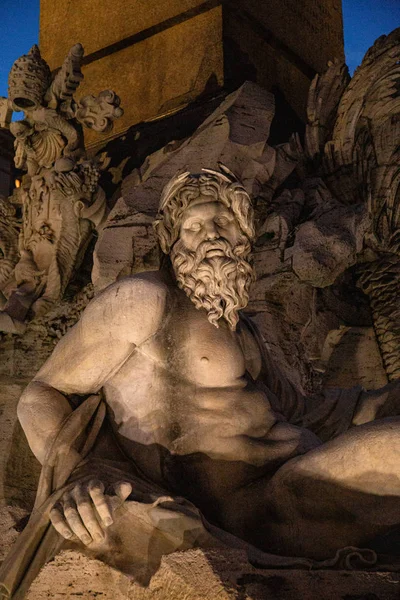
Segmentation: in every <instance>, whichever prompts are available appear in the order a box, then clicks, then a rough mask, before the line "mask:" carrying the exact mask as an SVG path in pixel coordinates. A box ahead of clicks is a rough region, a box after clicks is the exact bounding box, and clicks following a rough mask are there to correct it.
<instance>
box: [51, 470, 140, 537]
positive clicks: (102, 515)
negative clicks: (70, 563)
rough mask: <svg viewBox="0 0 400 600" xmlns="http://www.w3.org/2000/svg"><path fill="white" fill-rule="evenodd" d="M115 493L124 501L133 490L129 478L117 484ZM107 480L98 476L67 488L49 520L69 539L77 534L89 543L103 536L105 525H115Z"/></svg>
mask: <svg viewBox="0 0 400 600" xmlns="http://www.w3.org/2000/svg"><path fill="white" fill-rule="evenodd" d="M113 487H114V494H116V496H117V497H118V498H119V500H120V502H121V503H122V502H124V501H125V500H126V499H127V498H128V496H129V494H130V493H131V491H132V486H131V485H130V483H127V482H119V483H117V484H115V485H114V486H113ZM107 496H108V495H106V494H105V493H104V484H103V483H102V482H101V481H98V480H92V481H89V482H88V483H87V482H86V483H84V484H80V485H76V486H75V487H74V488H73V489H72V490H70V491H68V492H66V493H65V494H64V495H63V496H62V498H61V501H60V503H59V504H57V505H56V506H54V508H53V509H52V510H51V512H50V520H51V523H52V524H53V527H54V528H55V529H56V531H57V532H58V533H59V534H60V535H62V536H63V537H64V538H66V539H71V538H72V537H74V536H76V537H77V538H78V539H79V540H80V541H81V542H82V543H83V544H85V545H86V546H88V545H89V544H91V543H92V542H93V541H94V542H97V543H100V542H102V541H103V540H104V537H105V534H104V529H106V528H107V527H109V526H110V525H112V523H113V516H112V512H111V508H110V502H109V497H107Z"/></svg>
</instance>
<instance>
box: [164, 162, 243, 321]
mask: <svg viewBox="0 0 400 600" xmlns="http://www.w3.org/2000/svg"><path fill="white" fill-rule="evenodd" d="M223 169H224V171H223V172H218V171H213V170H211V169H203V172H202V173H199V174H191V173H182V174H180V175H176V176H175V177H174V178H173V179H172V180H171V181H170V182H169V183H168V184H167V185H166V187H165V188H164V190H163V193H162V196H161V201H160V208H159V213H158V215H157V219H156V221H155V223H154V229H155V232H156V235H157V238H158V241H159V244H160V246H161V249H162V251H163V252H164V253H165V254H169V255H170V257H171V262H172V266H173V269H174V272H175V276H176V279H177V282H178V285H179V287H180V288H182V289H183V290H184V291H185V293H186V294H187V295H188V296H189V298H190V299H191V300H192V302H193V303H194V304H195V306H196V308H204V309H205V310H206V311H207V314H208V319H209V321H210V322H211V323H213V324H214V325H215V326H216V327H218V321H219V319H220V318H222V317H223V318H224V319H225V320H226V321H227V322H228V324H229V325H230V327H231V328H232V329H235V327H236V324H237V321H238V318H239V317H238V311H239V310H240V309H242V308H244V307H245V306H246V305H247V303H248V299H249V288H250V284H251V282H252V280H253V278H254V273H253V268H252V266H251V263H250V254H251V243H252V241H253V240H254V222H253V209H252V205H251V200H250V197H249V195H248V193H247V192H246V190H245V189H244V188H243V186H242V185H241V184H240V183H239V182H238V181H237V179H236V178H235V177H234V175H233V174H232V173H230V171H228V170H227V169H226V168H223Z"/></svg>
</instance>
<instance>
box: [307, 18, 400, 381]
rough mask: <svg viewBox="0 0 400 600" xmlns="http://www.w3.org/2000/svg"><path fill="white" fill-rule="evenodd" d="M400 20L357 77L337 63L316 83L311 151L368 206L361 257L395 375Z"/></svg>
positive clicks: (351, 201) (338, 187)
mask: <svg viewBox="0 0 400 600" xmlns="http://www.w3.org/2000/svg"><path fill="white" fill-rule="evenodd" d="M399 61H400V28H399V29H396V30H394V31H393V32H392V33H391V34H390V35H388V36H382V37H380V38H379V39H378V40H377V41H376V42H375V44H374V45H373V46H372V47H371V48H370V49H369V51H368V52H367V54H366V55H365V57H364V60H363V62H362V64H361V66H360V67H359V68H358V69H357V70H356V71H355V73H354V76H353V78H352V79H350V77H349V74H348V70H347V67H346V66H345V65H343V64H341V63H339V62H338V61H335V62H332V63H330V64H329V68H328V70H327V72H326V73H325V74H324V75H321V76H317V77H316V78H315V79H314V81H313V83H312V85H311V88H310V93H309V100H308V125H307V133H306V148H305V149H306V153H307V156H308V159H309V160H310V163H311V168H312V169H313V170H314V173H315V170H316V171H317V173H319V174H320V175H321V177H322V178H323V180H324V181H325V183H326V184H327V186H328V188H329V189H330V191H331V193H332V195H333V196H334V197H336V198H337V199H338V200H340V202H341V203H342V204H343V205H345V206H354V205H360V206H362V205H363V206H364V207H366V209H367V210H368V213H369V216H370V227H369V229H368V231H367V233H366V235H365V236H364V248H363V250H362V252H361V253H360V255H359V257H358V261H359V263H360V277H359V286H360V287H361V288H362V289H363V291H364V292H365V293H366V294H367V295H368V296H369V300H370V305H371V309H372V315H373V321H374V327H375V331H376V334H377V339H378V342H379V346H380V350H381V354H382V358H383V361H384V365H385V368H386V371H387V375H388V377H389V379H390V380H395V379H397V378H399V377H400V350H399V348H400V307H399V303H398V296H399V292H400V195H399V190H400V146H399V143H400V92H399V88H400V63H399Z"/></svg>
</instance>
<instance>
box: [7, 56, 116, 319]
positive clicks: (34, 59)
mask: <svg viewBox="0 0 400 600" xmlns="http://www.w3.org/2000/svg"><path fill="white" fill-rule="evenodd" d="M82 57H83V48H82V46H81V45H80V44H76V45H75V46H73V47H72V48H71V50H70V52H69V53H68V55H67V57H66V59H65V61H64V64H63V65H62V67H61V69H60V70H59V71H58V72H57V73H56V74H55V76H54V77H52V76H51V73H50V69H49V67H48V65H47V63H46V62H45V61H44V60H43V59H42V57H41V56H40V52H39V49H38V47H37V46H33V48H32V49H31V50H30V52H29V53H28V54H27V55H25V56H22V57H21V58H19V59H18V60H17V61H16V62H15V63H14V65H13V67H12V69H11V71H10V75H9V103H10V104H11V106H12V109H13V110H17V111H21V110H22V111H24V119H23V120H21V121H16V122H13V123H11V124H10V130H11V132H12V133H13V135H14V136H15V143H14V145H15V165H16V166H17V168H19V169H23V170H25V171H26V172H27V175H26V176H25V177H24V180H23V185H22V190H21V192H20V194H19V196H20V198H22V207H23V227H22V233H21V236H20V255H21V256H20V260H19V262H18V264H17V265H16V268H15V271H14V275H15V289H14V292H13V293H12V294H11V295H10V298H9V302H8V303H7V305H6V307H5V309H4V310H5V313H6V314H8V315H9V317H11V318H12V319H14V320H15V319H17V320H19V321H21V320H24V319H25V317H26V315H27V313H28V311H29V314H30V315H32V316H38V315H41V314H43V313H45V312H46V310H47V309H48V308H49V307H50V306H51V305H53V304H54V303H55V302H57V301H58V300H59V299H60V298H61V297H62V294H63V292H64V290H65V288H66V286H67V284H68V282H69V280H70V277H71V275H72V273H73V271H74V269H75V268H76V267H77V265H78V263H79V260H80V258H81V257H82V254H83V252H84V250H85V249H86V247H87V244H88V242H89V240H90V236H91V233H92V230H93V228H94V227H95V226H97V225H99V223H100V222H101V220H102V217H103V216H104V213H105V196H104V193H103V191H102V190H101V189H100V188H99V185H98V181H99V168H98V165H97V164H96V162H95V161H94V160H91V159H88V158H87V156H86V153H85V147H84V141H83V134H82V125H86V126H88V127H93V128H94V129H96V131H99V132H106V131H109V130H110V129H111V128H112V126H113V121H114V120H115V119H116V118H118V117H119V116H121V115H122V113H123V111H122V108H120V106H119V103H120V100H119V98H118V96H117V95H116V94H115V93H114V92H112V91H110V90H107V91H103V92H101V93H100V94H99V96H98V97H97V98H94V97H93V96H88V97H86V98H83V99H81V100H80V102H76V101H75V99H74V97H73V94H74V93H75V92H76V90H77V88H78V87H79V84H80V82H81V80H82V78H83V75H82V73H81V69H80V66H81V61H82ZM3 317H4V315H3ZM3 320H4V319H3ZM0 328H1V323H0Z"/></svg>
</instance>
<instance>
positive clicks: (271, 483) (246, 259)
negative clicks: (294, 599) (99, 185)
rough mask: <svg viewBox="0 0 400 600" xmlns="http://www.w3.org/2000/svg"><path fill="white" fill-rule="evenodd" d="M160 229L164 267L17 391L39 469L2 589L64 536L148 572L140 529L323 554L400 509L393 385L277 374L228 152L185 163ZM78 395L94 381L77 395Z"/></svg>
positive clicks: (74, 332) (177, 541) (129, 284)
mask: <svg viewBox="0 0 400 600" xmlns="http://www.w3.org/2000/svg"><path fill="white" fill-rule="evenodd" d="M155 232H156V235H157V238H158V241H159V244H160V246H161V249H162V251H163V253H164V254H165V260H164V262H163V266H162V268H161V269H160V270H159V271H153V272H148V273H144V274H139V275H134V276H131V277H129V278H126V279H123V280H121V281H118V282H116V283H115V284H113V285H112V286H110V287H109V288H107V289H106V290H105V291H104V292H103V293H102V294H100V295H99V296H98V297H97V298H96V299H95V300H94V301H93V302H92V303H91V304H90V305H89V306H88V308H87V309H86V310H85V312H84V314H83V316H82V318H81V320H80V322H79V324H77V325H76V326H75V327H74V328H73V329H71V330H70V331H69V332H68V333H67V335H66V336H65V337H64V338H63V339H62V340H61V342H60V343H59V344H58V346H57V347H56V349H55V351H54V352H53V354H52V356H51V357H50V359H49V360H48V361H47V362H46V363H45V365H44V366H43V367H42V369H41V370H40V371H39V373H38V374H37V376H36V377H35V378H34V380H33V381H32V382H31V383H30V384H29V386H28V387H27V388H26V390H25V392H24V394H23V396H22V397H21V400H20V402H19V406H18V416H19V419H20V422H21V424H22V427H23V429H24V431H25V434H26V436H27V439H28V441H29V444H30V447H31V449H32V451H33V453H34V454H35V456H36V457H37V459H38V460H39V461H40V462H41V463H42V465H43V470H42V476H41V480H40V484H39V491H38V496H37V500H36V505H35V510H34V512H33V513H32V517H31V521H30V523H29V524H28V526H27V528H26V529H25V531H24V532H23V534H22V535H21V536H20V539H19V541H18V542H17V544H16V547H15V548H14V550H12V551H11V553H10V555H9V557H8V558H6V560H5V561H4V564H3V566H2V570H1V572H0V580H1V581H2V583H3V588H2V589H3V593H4V597H10V596H12V595H13V594H16V597H20V598H21V597H22V595H23V592H24V590H25V589H26V587H27V586H28V585H29V582H30V581H31V580H32V577H34V576H35V573H37V571H38V569H39V568H40V566H41V564H43V561H44V560H46V559H48V558H49V556H51V555H53V554H54V552H56V551H57V550H59V549H60V548H61V546H62V544H64V545H65V544H72V545H73V546H75V547H79V548H81V549H82V550H83V551H85V552H89V553H91V555H95V556H99V557H101V558H102V560H105V561H107V562H109V563H110V564H112V565H114V566H116V567H118V568H120V569H121V570H123V571H125V572H130V573H132V574H133V575H136V576H137V572H135V569H136V571H140V569H141V572H142V573H143V565H145V571H146V569H147V571H146V573H147V575H149V573H151V569H152V568H154V564H152V560H153V561H155V562H156V563H157V560H155V558H154V556H151V555H149V554H148V553H147V550H146V551H143V546H141V544H142V542H143V539H149V538H151V536H154V535H155V536H156V537H155V538H151V539H153V540H154V539H157V540H158V541H157V543H156V544H155V543H153V546H152V547H153V548H154V553H155V554H156V555H157V556H159V555H160V554H162V553H167V552H171V551H173V550H176V549H184V548H187V547H190V545H200V546H201V545H203V546H212V545H214V546H217V545H218V544H219V545H221V544H222V545H224V544H233V545H234V544H239V545H240V544H241V543H242V544H244V545H245V546H246V547H247V548H250V547H252V548H258V549H260V556H261V555H262V556H263V557H264V560H265V562H266V563H267V562H268V560H269V561H270V564H274V565H277V564H279V565H281V566H282V565H283V564H285V565H288V564H292V565H303V566H304V565H308V566H311V565H314V566H315V565H318V564H325V565H326V564H327V562H326V561H327V560H328V559H329V558H330V557H332V556H335V553H337V551H338V550H339V549H341V548H343V547H350V551H351V550H354V548H353V547H354V546H365V545H368V543H369V542H370V541H371V540H372V539H373V538H374V537H375V536H377V535H379V534H381V533H385V532H387V531H388V530H389V529H390V528H391V527H393V526H395V525H398V524H399V523H400V509H399V496H400V484H399V478H398V454H399V451H400V442H399V439H400V438H399V418H398V416H397V415H398V413H399V400H400V395H399V392H398V388H397V386H394V385H393V384H391V386H390V387H389V388H387V389H384V390H378V391H376V392H375V393H373V394H369V393H366V392H363V391H362V390H361V389H360V388H359V387H357V388H354V389H350V390H348V391H343V393H342V394H339V395H338V394H336V395H334V396H332V395H326V396H323V395H322V396H321V397H320V398H318V401H317V402H315V398H313V399H311V398H307V397H304V396H303V395H302V394H300V393H299V392H298V391H297V390H296V389H295V388H294V387H293V386H292V385H291V383H290V382H289V381H288V380H287V378H285V377H284V376H283V375H282V373H281V372H280V370H279V367H278V366H277V365H276V364H274V363H273V361H272V359H271V358H270V356H269V354H268V352H267V350H266V349H265V346H264V344H263V341H262V340H261V338H260V335H259V333H258V332H257V329H256V328H255V326H254V325H253V324H252V323H251V321H250V320H249V319H247V318H245V317H244V316H243V315H242V313H241V312H240V311H241V309H243V308H245V306H246V304H247V301H248V294H249V289H250V285H251V282H252V279H253V269H252V265H251V246H252V242H253V240H254V222H253V209H252V204H251V200H250V197H249V195H248V194H247V192H246V191H245V189H244V188H243V187H242V186H241V184H240V183H239V182H238V181H237V180H236V179H235V177H234V176H233V175H232V174H231V173H230V172H229V171H228V170H227V169H226V168H223V169H222V170H221V171H220V172H218V171H213V170H210V169H205V170H203V172H202V173H200V174H190V173H187V172H185V173H183V174H179V175H177V176H176V177H174V178H173V179H172V181H171V182H170V183H169V184H168V185H167V186H166V188H165V189H164V191H163V194H162V198H161V203H160V209H159V214H158V216H157V219H156V221H155ZM100 390H103V391H102V399H100V397H99V395H98V394H99V391H100ZM69 395H78V396H80V397H85V396H88V395H89V398H88V399H87V400H85V401H83V402H82V403H81V404H80V405H79V406H78V408H75V410H73V404H72V400H69V399H68V396H69ZM75 398H76V396H75ZM106 410H107V412H108V422H109V424H110V425H111V431H110V430H109V431H108V433H107V432H105V431H102V424H103V422H105V420H104V416H105V412H106ZM383 417H387V418H383ZM85 433H86V434H85ZM107 436H108V437H107ZM184 498H186V500H184ZM144 507H145V508H144ZM199 510H200V511H201V513H202V515H203V517H200V513H199ZM171 515H172V516H171ZM343 515H346V516H347V517H348V518H345V519H344V518H343ZM172 518H173V521H171V519H172ZM171 522H173V526H172V527H171ZM50 523H51V525H50ZM223 530H225V531H226V532H228V533H229V535H227V534H226V533H225V534H224V533H223ZM160 532H161V534H160ZM162 534H165V535H164V537H163V535H162ZM160 535H161V538H162V540H163V541H160V537H157V536H160ZM166 540H167V541H166ZM240 540H242V542H241V541H240ZM144 547H145V548H146V549H147V546H146V545H144ZM254 551H255V550H254ZM141 552H142V554H141ZM271 552H272V553H274V554H273V555H272V554H267V553H271ZM285 557H286V558H285ZM288 557H299V558H297V559H296V558H288ZM324 561H325V562H324ZM331 562H332V561H331ZM139 567H140V569H139Z"/></svg>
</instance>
